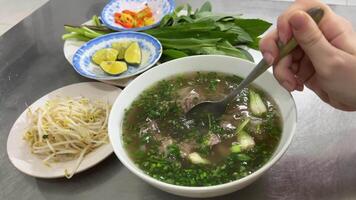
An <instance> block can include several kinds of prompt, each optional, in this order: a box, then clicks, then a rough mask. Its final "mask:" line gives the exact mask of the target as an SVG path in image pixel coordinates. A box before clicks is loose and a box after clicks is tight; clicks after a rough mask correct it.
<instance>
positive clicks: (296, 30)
mask: <svg viewBox="0 0 356 200" xmlns="http://www.w3.org/2000/svg"><path fill="white" fill-rule="evenodd" d="M289 24H290V25H291V27H292V31H293V36H294V37H295V39H296V40H297V42H298V44H299V46H300V47H301V48H302V49H303V50H304V52H305V53H306V54H307V55H308V57H309V58H310V60H311V61H312V62H313V64H316V63H320V61H321V60H324V59H326V58H330V56H332V55H333V52H334V47H333V46H332V45H331V44H330V43H329V42H328V41H327V40H326V38H325V37H324V35H323V34H322V32H321V31H320V29H319V27H318V25H317V24H316V23H315V22H314V21H313V19H312V18H311V17H310V16H309V15H308V14H307V13H306V12H304V11H296V12H295V13H294V14H293V15H292V16H291V17H290V19H289Z"/></svg>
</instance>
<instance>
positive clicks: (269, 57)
mask: <svg viewBox="0 0 356 200" xmlns="http://www.w3.org/2000/svg"><path fill="white" fill-rule="evenodd" d="M262 55H263V59H265V61H266V62H267V64H269V65H272V64H273V61H274V58H273V56H272V54H270V53H268V52H265V53H263V54H262Z"/></svg>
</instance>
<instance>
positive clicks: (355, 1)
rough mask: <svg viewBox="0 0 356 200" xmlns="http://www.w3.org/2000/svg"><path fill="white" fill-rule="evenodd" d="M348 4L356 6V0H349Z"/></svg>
mask: <svg viewBox="0 0 356 200" xmlns="http://www.w3.org/2000/svg"><path fill="white" fill-rule="evenodd" d="M348 5H351V6H356V0H348Z"/></svg>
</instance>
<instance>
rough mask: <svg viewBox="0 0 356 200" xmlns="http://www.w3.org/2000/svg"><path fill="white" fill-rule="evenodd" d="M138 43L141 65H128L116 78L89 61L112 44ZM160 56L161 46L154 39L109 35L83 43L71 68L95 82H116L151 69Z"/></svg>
mask: <svg viewBox="0 0 356 200" xmlns="http://www.w3.org/2000/svg"><path fill="white" fill-rule="evenodd" d="M127 41H129V42H134V41H136V42H138V44H139V46H140V48H141V54H142V59H141V64H140V65H139V66H132V65H128V69H127V71H126V72H124V73H122V74H119V75H117V76H112V75H108V74H106V73H105V72H104V71H103V70H102V69H101V68H100V66H98V65H96V64H95V63H93V62H92V61H91V58H92V56H93V54H94V53H95V52H96V51H98V50H99V49H103V48H109V47H111V44H112V43H113V42H127ZM161 55H162V45H161V43H160V42H159V41H158V40H157V39H156V38H154V37H152V36H150V35H148V34H145V33H138V32H119V33H110V34H107V35H104V36H101V37H98V38H95V39H93V40H90V41H89V42H87V43H85V44H84V45H83V46H81V47H80V48H79V49H78V50H77V51H76V52H75V54H74V56H73V67H74V69H75V71H77V72H78V73H79V74H80V75H82V76H85V77H87V78H91V79H96V80H118V79H123V78H128V77H131V76H134V75H137V74H139V73H142V72H143V71H146V70H147V69H149V68H151V67H152V66H153V65H154V64H155V63H156V62H157V61H158V60H159V58H160V57H161Z"/></svg>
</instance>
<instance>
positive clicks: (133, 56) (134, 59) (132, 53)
mask: <svg viewBox="0 0 356 200" xmlns="http://www.w3.org/2000/svg"><path fill="white" fill-rule="evenodd" d="M125 61H126V62H127V63H128V64H133V65H139V64H140V63H141V49H140V46H139V44H138V43H137V42H133V43H131V44H130V46H129V47H128V48H127V49H126V51H125Z"/></svg>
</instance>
